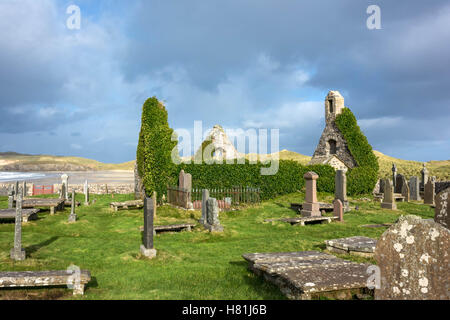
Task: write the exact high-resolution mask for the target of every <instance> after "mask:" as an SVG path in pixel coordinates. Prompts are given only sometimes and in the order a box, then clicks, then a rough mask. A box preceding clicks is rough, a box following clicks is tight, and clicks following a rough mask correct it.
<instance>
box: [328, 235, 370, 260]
mask: <svg viewBox="0 0 450 320" xmlns="http://www.w3.org/2000/svg"><path fill="white" fill-rule="evenodd" d="M325 244H326V245H327V250H328V251H331V252H335V253H347V254H353V255H357V256H363V257H373V255H374V253H375V247H376V246H377V240H375V239H372V238H368V237H362V236H355V237H349V238H339V239H332V240H325Z"/></svg>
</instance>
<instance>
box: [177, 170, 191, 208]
mask: <svg viewBox="0 0 450 320" xmlns="http://www.w3.org/2000/svg"><path fill="white" fill-rule="evenodd" d="M178 187H179V188H182V189H185V190H186V191H187V192H188V197H187V199H186V201H187V205H186V207H189V204H190V203H192V201H191V193H192V175H191V174H190V173H185V172H184V170H181V171H180V175H179V177H178Z"/></svg>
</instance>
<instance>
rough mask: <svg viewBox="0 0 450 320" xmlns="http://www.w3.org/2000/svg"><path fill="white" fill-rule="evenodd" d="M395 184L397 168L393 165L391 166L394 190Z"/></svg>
mask: <svg viewBox="0 0 450 320" xmlns="http://www.w3.org/2000/svg"><path fill="white" fill-rule="evenodd" d="M396 182H397V166H396V165H395V163H393V164H392V183H393V186H394V189H395V183H396Z"/></svg>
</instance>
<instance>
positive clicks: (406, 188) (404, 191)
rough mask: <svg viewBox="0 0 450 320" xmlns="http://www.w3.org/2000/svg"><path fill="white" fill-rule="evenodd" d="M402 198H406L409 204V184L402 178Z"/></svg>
mask: <svg viewBox="0 0 450 320" xmlns="http://www.w3.org/2000/svg"><path fill="white" fill-rule="evenodd" d="M401 184H402V192H401V194H402V196H403V197H404V198H405V201H406V202H409V186H408V182H407V181H406V178H405V177H403V176H402V182H401Z"/></svg>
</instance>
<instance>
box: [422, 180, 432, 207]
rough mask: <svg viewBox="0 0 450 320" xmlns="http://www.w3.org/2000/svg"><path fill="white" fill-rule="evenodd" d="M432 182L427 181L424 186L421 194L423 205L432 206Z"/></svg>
mask: <svg viewBox="0 0 450 320" xmlns="http://www.w3.org/2000/svg"><path fill="white" fill-rule="evenodd" d="M434 188H435V186H434V181H432V180H431V179H428V182H427V183H426V184H425V190H424V194H423V203H424V204H430V205H433V204H434V193H435V192H434Z"/></svg>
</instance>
